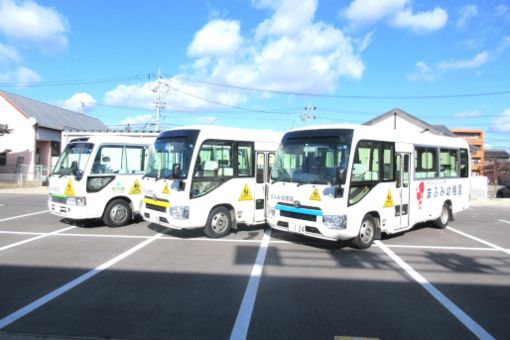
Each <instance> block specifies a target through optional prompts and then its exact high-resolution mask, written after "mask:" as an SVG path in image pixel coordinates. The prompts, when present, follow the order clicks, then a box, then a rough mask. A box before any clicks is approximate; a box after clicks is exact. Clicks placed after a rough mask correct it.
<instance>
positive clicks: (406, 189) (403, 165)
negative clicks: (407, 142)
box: [395, 153, 411, 229]
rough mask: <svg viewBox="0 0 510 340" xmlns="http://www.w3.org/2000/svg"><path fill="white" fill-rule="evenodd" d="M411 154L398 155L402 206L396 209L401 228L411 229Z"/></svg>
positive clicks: (399, 193)
mask: <svg viewBox="0 0 510 340" xmlns="http://www.w3.org/2000/svg"><path fill="white" fill-rule="evenodd" d="M410 162H411V154H410V153H398V154H397V170H398V177H397V179H398V182H397V194H398V195H399V196H400V197H399V198H400V205H399V206H396V207H395V214H397V215H398V216H399V217H400V228H399V229H403V228H407V227H409V200H410V197H411V185H410V172H409V167H410Z"/></svg>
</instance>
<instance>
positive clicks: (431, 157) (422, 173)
mask: <svg viewBox="0 0 510 340" xmlns="http://www.w3.org/2000/svg"><path fill="white" fill-rule="evenodd" d="M414 163H415V171H414V176H415V178H416V179H427V178H437V177H438V173H437V149H436V148H434V147H423V146H417V147H416V149H415V162H414Z"/></svg>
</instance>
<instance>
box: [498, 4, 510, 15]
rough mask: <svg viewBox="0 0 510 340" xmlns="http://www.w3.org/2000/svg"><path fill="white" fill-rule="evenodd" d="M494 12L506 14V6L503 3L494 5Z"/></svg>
mask: <svg viewBox="0 0 510 340" xmlns="http://www.w3.org/2000/svg"><path fill="white" fill-rule="evenodd" d="M495 12H496V15H499V16H506V14H507V13H508V7H506V6H505V5H503V4H500V5H498V6H496V8H495Z"/></svg>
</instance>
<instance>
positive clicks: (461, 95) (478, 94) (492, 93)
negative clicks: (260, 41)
mask: <svg viewBox="0 0 510 340" xmlns="http://www.w3.org/2000/svg"><path fill="white" fill-rule="evenodd" d="M179 79H181V80H183V81H187V82H192V83H200V84H206V85H211V86H218V87H227V88H232V89H237V90H243V91H255V92H267V93H274V94H284V95H294V96H306V97H323V98H342V99H450V98H466V97H488V96H501V95H508V94H510V90H502V91H489V92H473V93H458V94H439V95H409V96H378V95H377V96H376V95H340V94H322V93H310V92H298V91H283V90H272V89H264V88H256V87H248V86H239V85H232V84H225V83H217V82H211V81H206V80H198V79H193V78H179Z"/></svg>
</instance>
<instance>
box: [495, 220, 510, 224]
mask: <svg viewBox="0 0 510 340" xmlns="http://www.w3.org/2000/svg"><path fill="white" fill-rule="evenodd" d="M498 221H500V222H504V223H508V224H510V221H505V220H498Z"/></svg>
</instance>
